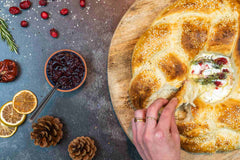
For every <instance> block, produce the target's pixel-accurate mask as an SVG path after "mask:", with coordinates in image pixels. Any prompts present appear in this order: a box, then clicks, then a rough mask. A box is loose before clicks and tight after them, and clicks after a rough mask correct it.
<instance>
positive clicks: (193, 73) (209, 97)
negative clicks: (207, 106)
mask: <svg viewBox="0 0 240 160" xmlns="http://www.w3.org/2000/svg"><path fill="white" fill-rule="evenodd" d="M217 58H226V59H227V60H228V63H227V64H225V65H223V67H222V68H219V69H218V68H214V67H213V66H214V64H213V63H211V62H205V63H203V64H202V65H199V64H192V65H190V71H189V77H190V79H194V78H206V77H207V76H209V75H213V74H218V73H222V72H223V69H227V70H228V71H229V73H227V78H226V79H218V80H217V81H219V82H221V85H220V86H216V85H215V84H207V85H203V84H201V83H198V82H195V83H197V87H198V90H199V93H198V97H200V98H201V99H202V100H203V101H205V102H207V103H215V102H217V101H220V100H223V99H224V98H226V97H227V96H228V95H229V94H230V92H231V90H232V87H233V69H232V66H231V62H230V59H229V58H228V57H225V56H222V55H214V54H201V55H199V56H197V57H196V58H195V60H194V61H198V60H201V59H213V60H215V59H217Z"/></svg>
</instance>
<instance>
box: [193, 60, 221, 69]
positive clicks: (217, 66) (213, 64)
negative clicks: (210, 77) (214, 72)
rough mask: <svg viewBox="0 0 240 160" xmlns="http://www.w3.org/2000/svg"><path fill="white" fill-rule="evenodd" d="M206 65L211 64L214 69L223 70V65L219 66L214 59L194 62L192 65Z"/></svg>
mask: <svg viewBox="0 0 240 160" xmlns="http://www.w3.org/2000/svg"><path fill="white" fill-rule="evenodd" d="M201 63H202V64H204V63H211V64H212V66H213V68H216V69H221V68H222V67H223V64H217V63H216V61H214V60H213V59H200V60H196V61H192V62H191V64H193V65H198V64H201Z"/></svg>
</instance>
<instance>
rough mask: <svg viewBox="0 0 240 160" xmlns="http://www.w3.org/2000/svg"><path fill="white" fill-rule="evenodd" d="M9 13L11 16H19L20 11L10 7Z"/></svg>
mask: <svg viewBox="0 0 240 160" xmlns="http://www.w3.org/2000/svg"><path fill="white" fill-rule="evenodd" d="M9 12H10V13H11V14H13V15H16V14H19V13H20V12H21V11H20V9H19V8H18V7H10V8H9Z"/></svg>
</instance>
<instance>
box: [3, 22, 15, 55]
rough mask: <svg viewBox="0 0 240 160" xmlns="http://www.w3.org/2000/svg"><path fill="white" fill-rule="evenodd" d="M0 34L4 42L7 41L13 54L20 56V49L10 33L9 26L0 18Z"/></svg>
mask: <svg viewBox="0 0 240 160" xmlns="http://www.w3.org/2000/svg"><path fill="white" fill-rule="evenodd" d="M0 34H1V39H2V40H3V41H7V44H8V46H9V48H10V50H11V51H12V52H15V53H16V54H18V47H17V45H16V43H15V41H14V39H13V36H12V35H11V33H10V32H9V31H8V25H7V24H6V22H5V21H4V20H3V19H2V18H0Z"/></svg>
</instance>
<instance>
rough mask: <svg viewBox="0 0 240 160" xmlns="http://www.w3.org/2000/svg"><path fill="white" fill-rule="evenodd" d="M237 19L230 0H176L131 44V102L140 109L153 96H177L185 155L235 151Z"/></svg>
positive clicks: (239, 143)
mask: <svg viewBox="0 0 240 160" xmlns="http://www.w3.org/2000/svg"><path fill="white" fill-rule="evenodd" d="M239 20H240V16H239V2H238V1H235V0H178V1H176V2H175V3H174V4H173V5H171V6H169V7H168V8H166V9H165V10H164V11H163V12H161V13H160V14H159V16H158V17H157V19H156V20H155V21H154V22H153V24H152V25H151V27H150V28H149V29H148V30H147V31H146V32H145V33H144V34H143V35H142V36H141V37H140V39H139V40H138V42H137V44H136V46H135V49H134V52H133V56H132V80H131V83H130V88H129V96H130V99H131V101H132V104H133V105H134V107H135V108H137V109H142V108H147V107H148V106H149V105H150V104H151V103H152V102H153V101H154V100H156V99H157V98H160V97H161V98H168V99H169V98H171V97H173V96H174V97H177V98H178V99H179V104H178V106H177V109H176V112H175V116H176V121H177V126H178V129H179V132H180V138H181V146H182V148H183V149H185V150H187V151H190V152H209V153H213V152H217V151H231V150H234V149H238V148H240V80H239V78H240V56H239V53H238V39H239V29H240V28H239ZM202 65H206V66H208V65H210V66H211V67H210V69H209V68H208V69H206V67H205V69H202ZM193 68H197V70H198V71H196V72H198V73H196V74H195V73H194V72H195V71H194V70H193ZM201 72H204V73H205V72H206V73H205V74H202V73H201ZM210 72H211V73H210ZM215 72H216V73H215Z"/></svg>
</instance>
